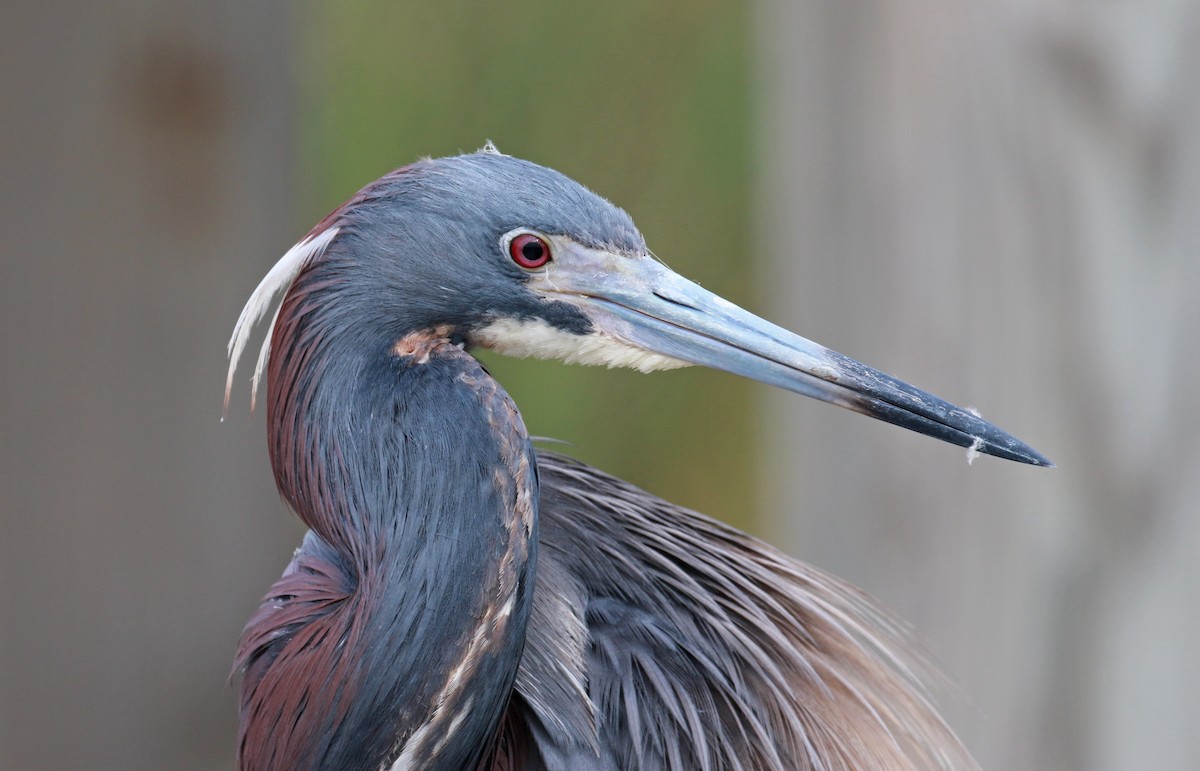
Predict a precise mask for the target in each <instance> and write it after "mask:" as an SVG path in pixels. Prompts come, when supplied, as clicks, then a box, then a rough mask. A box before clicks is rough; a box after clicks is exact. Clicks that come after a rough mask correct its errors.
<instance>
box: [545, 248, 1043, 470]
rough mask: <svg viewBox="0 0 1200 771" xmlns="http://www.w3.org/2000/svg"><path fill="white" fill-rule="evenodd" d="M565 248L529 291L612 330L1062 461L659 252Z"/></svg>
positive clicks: (1012, 450)
mask: <svg viewBox="0 0 1200 771" xmlns="http://www.w3.org/2000/svg"><path fill="white" fill-rule="evenodd" d="M555 240H556V241H557V239H555ZM557 246H558V247H559V249H558V250H557V251H556V256H557V257H558V258H559V259H556V262H555V263H554V264H552V266H551V269H550V270H549V271H548V272H546V273H545V274H539V275H537V276H535V277H534V278H533V279H532V280H531V281H530V285H529V286H530V288H531V289H534V290H535V291H537V292H539V293H540V294H542V295H543V296H545V297H547V299H553V300H560V301H565V302H569V303H571V304H573V305H576V306H577V307H579V308H580V309H581V310H582V311H583V312H585V313H586V314H587V315H588V316H589V317H590V318H591V319H592V321H593V323H594V324H595V325H596V327H597V332H599V333H600V334H601V335H603V336H606V337H610V338H615V339H616V340H617V341H619V342H621V343H625V344H627V345H630V346H634V347H636V348H639V349H644V350H647V351H652V352H654V353H656V354H660V355H662V356H667V357H670V358H672V359H678V360H681V361H684V362H689V363H692V364H700V365H703V366H706V367H712V368H714V369H720V370H724V371H726V372H732V373H734V374H737V375H743V376H745V377H748V378H752V379H754V380H758V381H760V382H763V383H767V384H769V385H773V386H778V387H779V388H784V389H787V390H789V391H794V392H796V393H799V394H804V395H805V396H811V397H813V398H814V399H820V400H822V401H826V402H830V403H831V404H836V405H839V406H841V407H845V408H847V409H850V410H854V411H855V412H860V413H862V414H864V415H870V416H871V417H873V418H879V419H880V420H884V421H887V422H888V423H894V424H896V425H898V426H903V427H904V428H907V429H910V430H912V431H916V432H918V433H922V434H926V435H928V436H932V437H935V438H937V439H941V440H942V441H945V442H950V443H951V444H956V445H959V446H960V447H969V448H972V449H973V450H974V451H977V452H981V453H986V454H988V455H994V456H996V457H999V458H1007V459H1009V460H1015V461H1018V462H1021V463H1030V464H1033V465H1035V466H1052V465H1053V464H1052V463H1051V462H1050V461H1049V460H1048V459H1047V458H1046V457H1045V456H1043V455H1042V454H1041V453H1039V452H1038V451H1037V450H1034V449H1033V448H1032V447H1030V446H1029V445H1027V444H1025V443H1024V442H1022V441H1020V440H1019V439H1017V438H1016V437H1014V436H1012V435H1010V434H1008V433H1005V432H1004V431H1001V430H1000V429H999V428H997V427H996V426H994V425H992V424H991V423H988V422H987V421H985V420H982V419H980V418H979V417H978V416H977V415H975V414H973V413H972V412H970V411H968V410H964V409H962V408H960V407H956V406H955V405H953V404H950V403H949V402H946V401H944V400H942V399H939V398H938V397H936V396H933V395H932V394H928V393H926V392H924V391H922V390H920V389H918V388H914V387H913V386H911V385H908V384H907V383H904V382H902V381H900V380H897V379H896V378H894V377H891V376H890V375H886V374H884V373H882V372H879V371H878V370H875V369H872V368H871V367H868V366H866V365H865V364H862V363H860V362H858V361H855V360H854V359H851V358H849V357H847V356H843V355H842V354H840V353H837V352H836V351H831V350H830V349H828V348H825V347H824V346H821V345H818V344H816V343H814V342H812V341H811V340H807V339H805V338H803V337H800V336H799V335H794V334H792V333H791V332H788V331H787V330H785V329H782V328H780V327H778V326H776V325H774V324H772V323H770V322H768V321H765V320H763V319H761V318H759V317H757V316H755V315H754V314H752V313H749V312H747V311H745V310H743V309H741V308H739V307H738V306H736V305H734V304H733V303H730V302H728V301H727V300H724V299H722V298H721V297H718V296H717V295H715V294H713V293H712V292H709V291H707V290H705V289H703V288H702V287H700V286H699V285H698V284H695V283H693V282H691V281H688V280H687V279H685V278H683V277H682V276H680V275H679V274H677V273H674V272H673V271H671V270H670V269H668V268H667V267H665V266H664V265H662V264H661V263H659V262H657V261H656V260H654V259H653V258H650V257H632V258H631V257H628V256H624V255H614V254H610V253H607V252H603V251H598V250H593V249H587V248H584V247H581V246H579V245H578V244H575V243H571V242H566V243H559V244H557ZM564 247H565V248H564ZM564 252H566V253H565V254H564Z"/></svg>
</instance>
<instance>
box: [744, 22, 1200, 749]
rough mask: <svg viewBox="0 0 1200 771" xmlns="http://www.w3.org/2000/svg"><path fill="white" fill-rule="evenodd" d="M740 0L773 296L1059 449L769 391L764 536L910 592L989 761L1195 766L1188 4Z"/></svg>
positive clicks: (790, 320)
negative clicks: (1015, 453) (994, 440)
mask: <svg viewBox="0 0 1200 771" xmlns="http://www.w3.org/2000/svg"><path fill="white" fill-rule="evenodd" d="M757 24H758V36H759V42H760V45H759V48H758V50H759V51H760V58H759V70H760V73H761V75H762V78H763V79H762V81H761V83H760V91H759V95H758V102H759V107H760V110H761V112H760V115H759V118H760V121H761V122H760V126H761V130H760V132H759V138H760V141H761V145H760V152H759V165H760V170H761V184H760V185H759V188H758V191H759V192H758V201H757V206H758V210H759V211H760V212H761V213H762V214H761V216H762V219H761V226H762V227H761V230H762V233H763V240H762V244H763V246H764V248H765V250H766V252H767V254H768V255H769V256H770V260H771V262H770V264H769V265H768V266H765V267H764V268H762V269H760V282H759V285H760V287H761V291H762V292H763V293H764V294H765V296H766V297H767V298H768V300H767V305H768V307H769V310H770V312H771V314H772V315H773V316H774V317H775V318H777V319H779V320H780V321H781V322H783V323H784V325H785V326H789V327H791V328H794V329H797V330H800V331H801V332H802V333H803V334H806V335H808V336H811V337H812V338H814V339H816V340H818V341H821V342H824V343H826V344H828V345H830V346H832V347H835V348H836V349H838V350H841V351H843V352H845V353H847V354H850V355H853V356H856V357H858V358H860V359H863V360H865V361H867V362H869V363H872V364H874V365H876V366H879V367H881V368H883V369H886V370H888V371H890V372H894V373H896V374H898V375H899V376H901V377H903V378H906V379H908V380H910V381H912V382H915V383H916V384H917V385H920V386H923V387H925V388H927V389H929V390H932V391H934V392H936V393H938V394H940V395H942V396H945V397H946V398H949V399H951V400H953V401H956V402H958V403H961V404H972V405H974V406H976V407H977V408H978V409H980V410H981V411H982V412H983V415H984V416H985V417H987V418H989V419H992V420H994V421H995V422H997V423H999V424H1000V425H1001V426H1002V427H1005V428H1006V429H1009V430H1011V431H1012V432H1014V433H1015V434H1017V435H1018V436H1020V437H1022V438H1024V439H1026V440H1028V441H1030V442H1031V443H1033V444H1034V445H1035V446H1036V447H1038V448H1039V449H1041V450H1042V451H1044V452H1045V453H1046V454H1048V455H1049V456H1050V457H1051V458H1052V459H1054V460H1055V461H1056V462H1057V463H1058V464H1059V466H1060V467H1059V468H1058V469H1055V470H1052V471H1046V470H1038V469H1032V468H1026V467H1019V466H1017V465H1014V464H1008V463H1003V462H997V461H993V460H990V459H987V458H984V459H982V460H980V461H978V462H976V463H975V464H974V465H973V466H971V467H968V465H967V464H966V462H965V456H964V454H963V453H962V452H961V451H959V450H957V449H952V448H946V447H944V446H939V445H937V444H936V443H934V442H932V441H930V440H927V439H924V438H919V437H915V436H913V435H910V434H907V433H905V432H900V431H897V430H894V429H889V428H885V427H883V426H881V425H877V424H874V423H872V422H871V421H867V420H865V419H863V418H861V417H858V416H854V415H850V414H848V413H842V412H839V411H834V410H831V409H829V408H827V407H825V406H823V405H818V404H810V403H806V402H803V401H800V400H797V399H795V398H792V397H790V396H788V395H785V394H772V395H771V396H770V397H769V400H768V401H767V402H766V405H765V407H764V410H763V414H762V421H763V422H762V425H763V426H764V428H765V431H766V433H767V435H768V437H769V442H770V450H771V452H769V453H768V457H769V458H770V460H769V461H768V463H767V465H766V466H765V468H764V469H763V472H762V479H763V483H764V485H765V487H766V490H767V495H768V498H769V499H770V500H769V503H770V505H769V506H768V507H767V508H768V510H776V511H787V512H794V516H792V517H791V518H790V519H789V518H785V519H781V520H779V521H777V522H774V523H773V524H772V525H771V528H772V529H773V530H774V532H775V535H776V536H777V539H779V540H783V541H785V542H786V543H787V544H788V545H789V546H790V550H791V551H792V552H793V553H796V554H798V555H801V556H803V557H805V558H807V559H809V560H810V561H812V562H815V563H817V564H820V565H822V566H824V567H825V568H827V569H830V570H832V571H833V572H835V573H838V574H839V575H842V576H845V577H848V578H850V579H852V580H854V581H855V582H856V583H858V584H859V585H861V586H863V587H865V588H867V589H868V590H870V591H871V592H872V593H874V594H876V595H877V596H879V597H881V598H883V599H884V600H885V601H886V602H887V603H888V604H889V605H890V606H892V607H893V608H894V609H896V610H897V611H898V612H899V614H900V615H902V616H904V617H906V618H907V619H909V620H911V621H912V622H914V624H915V626H916V627H917V628H918V630H919V633H920V635H921V636H922V637H923V638H924V640H925V642H926V644H927V647H928V648H929V649H930V650H931V651H932V652H933V654H934V655H935V657H936V658H937V659H938V660H939V661H940V663H941V664H942V665H943V667H944V669H945V670H946V671H948V672H949V673H950V675H951V677H952V678H953V680H954V681H956V682H957V684H958V687H959V690H960V691H961V694H960V696H959V697H958V698H957V699H955V698H953V697H952V698H951V699H950V703H951V705H952V707H953V708H952V712H953V714H954V723H955V725H956V726H957V727H959V728H960V729H961V732H962V733H963V734H964V736H965V738H966V739H967V741H968V743H969V744H970V745H971V746H972V747H973V748H974V749H975V751H976V752H977V754H978V755H979V757H980V759H981V760H982V761H983V764H984V766H985V767H986V768H993V769H1080V770H1083V769H1087V770H1089V771H1091V770H1102V769H1114V770H1115V769H1159V770H1161V769H1179V770H1180V771H1184V770H1185V769H1196V768H1200V708H1198V707H1197V704H1198V703H1200V702H1198V701H1197V698H1196V694H1197V693H1200V642H1198V641H1200V443H1198V442H1197V441H1196V437H1197V434H1198V433H1200V421H1198V419H1197V407H1196V400H1197V398H1198V397H1200V9H1198V7H1197V4H1196V3H1186V2H1172V1H1171V0H1163V1H1160V2H1151V1H1149V0H1127V1H1125V2H1107V3H1091V2H1069V1H1065V0H1064V1H1061V2H1027V1H1023V0H971V1H968V2H961V1H960V0H924V1H921V2H873V3H844V2H832V1H827V2H815V3H790V2H789V3H783V2H769V1H768V0H762V2H759V3H758V22H757Z"/></svg>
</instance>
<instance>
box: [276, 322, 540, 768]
mask: <svg viewBox="0 0 1200 771" xmlns="http://www.w3.org/2000/svg"><path fill="white" fill-rule="evenodd" d="M330 354H331V352H329V351H320V350H317V351H310V352H308V353H307V354H306V353H305V352H304V351H302V350H297V349H295V348H293V353H292V354H291V356H292V357H294V358H293V359H292V360H291V361H287V359H288V357H281V361H280V362H279V363H278V366H277V365H276V362H275V361H274V360H273V362H272V373H271V374H272V386H271V391H270V394H269V399H270V403H269V411H268V426H269V434H270V436H269V439H270V447H271V459H272V465H273V467H274V469H275V474H276V479H277V481H278V483H279V487H280V490H281V491H282V493H283V495H284V497H285V498H286V499H287V500H288V502H289V503H290V504H291V505H292V507H293V508H294V509H295V511H296V512H297V514H298V515H299V516H300V517H301V519H303V520H304V522H305V524H307V525H308V526H309V527H310V528H311V529H312V530H313V531H314V532H315V533H316V534H317V535H319V536H320V538H321V540H322V541H324V542H325V543H326V544H328V546H329V547H331V549H332V550H333V551H336V553H337V555H338V557H339V561H340V562H342V563H344V567H343V570H344V571H345V572H346V573H347V574H348V575H347V583H348V585H350V586H352V589H351V590H350V591H349V593H348V596H347V598H346V600H345V601H344V603H343V604H342V606H341V607H339V608H338V609H337V610H336V611H335V612H333V613H331V614H330V615H329V616H328V617H327V619H325V620H323V621H322V623H325V624H327V625H329V626H330V629H329V630H328V631H329V633H330V634H329V636H328V637H327V638H326V639H329V640H331V641H332V640H339V641H340V644H339V645H338V646H337V649H336V650H333V648H334V645H333V643H332V642H331V643H330V648H329V650H327V652H326V653H327V659H328V661H327V662H326V663H325V664H323V665H321V666H317V667H316V668H315V669H313V670H311V673H310V675H309V677H310V678H311V680H312V683H313V693H314V697H313V699H314V700H315V701H317V702H320V701H321V700H322V699H325V700H326V703H315V704H314V703H313V701H310V702H309V704H308V707H307V708H306V709H309V710H315V711H316V712H318V713H319V712H321V711H326V712H327V713H328V715H336V716H337V717H336V719H333V718H325V719H324V720H325V721H326V723H327V725H326V731H327V732H328V735H329V739H328V746H326V747H325V748H324V749H323V753H322V754H323V755H324V757H326V758H327V759H329V767H347V768H348V767H382V768H394V769H407V768H467V767H472V766H473V764H474V763H476V762H478V760H479V754H480V753H481V752H482V748H484V747H486V746H487V744H488V743H489V741H490V739H491V736H492V735H493V734H494V732H495V730H496V727H497V725H498V722H499V720H500V717H501V715H502V713H503V710H504V708H505V706H506V705H507V702H508V699H509V695H510V693H511V690H512V683H513V679H514V677H515V675H516V669H517V665H518V663H519V661H520V656H521V652H522V646H523V641H524V638H525V626H526V622H527V619H528V613H529V607H530V602H531V598H532V587H533V578H534V569H535V562H536V556H535V555H536V528H537V519H536V516H537V515H536V503H537V489H536V471H535V465H534V464H535V460H534V456H533V452H532V449H531V446H530V443H529V438H528V435H527V433H526V431H525V427H524V424H523V422H522V420H521V418H520V415H519V413H518V412H517V410H516V407H515V406H514V405H513V403H512V401H511V399H510V398H509V397H508V395H507V394H506V393H505V392H504V391H503V390H502V389H501V388H500V386H499V385H498V384H497V383H496V382H495V381H494V380H493V379H492V378H491V377H490V376H488V375H487V373H486V372H484V370H483V369H482V367H481V366H480V365H479V363H478V362H477V361H476V360H475V359H474V358H472V357H471V356H470V355H468V354H466V353H464V352H463V351H462V350H461V349H459V348H458V347H456V346H454V345H452V344H450V343H449V342H448V341H447V340H446V339H445V338H444V336H439V335H438V334H436V333H415V334H412V335H408V336H406V337H405V338H403V339H402V340H400V342H398V343H396V344H395V345H394V346H393V347H392V348H391V349H390V350H386V351H380V352H378V353H377V354H375V355H370V354H367V355H361V356H354V355H344V356H339V357H337V358H335V359H331V358H330ZM335 657H336V659H337V661H334V658H335ZM347 661H349V662H353V666H352V667H347V666H342V665H340V664H339V663H338V662H343V663H344V662H347ZM342 678H344V680H345V681H344V682H337V681H338V680H339V679H342ZM331 681H333V682H331ZM329 684H332V685H333V686H334V687H332V688H328V687H326V685H329ZM319 731H320V728H319V727H318V726H316V725H314V731H313V733H318V732H319ZM322 767H324V766H322Z"/></svg>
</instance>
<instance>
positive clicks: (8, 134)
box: [0, 0, 298, 771]
mask: <svg viewBox="0 0 1200 771" xmlns="http://www.w3.org/2000/svg"><path fill="white" fill-rule="evenodd" d="M289 7H290V6H289V5H288V4H286V3H272V4H251V3H241V2H236V1H234V0H224V2H211V3H189V4H179V3H171V4H161V3H155V2H149V0H146V1H145V2H128V1H125V2H119V3H43V2H35V1H34V0H10V1H9V2H6V3H5V4H4V7H3V10H0V58H2V60H3V63H4V75H3V77H2V79H0V105H2V106H0V122H2V123H0V138H2V140H0V141H2V145H0V147H2V149H0V152H2V153H3V163H2V164H0V225H2V227H0V230H2V231H3V233H4V236H3V237H2V238H0V253H2V255H3V258H2V259H3V262H2V278H0V361H2V362H3V365H2V366H3V374H2V375H0V383H2V385H0V390H2V393H0V528H2V530H0V586H3V590H2V598H0V608H2V611H0V619H2V621H0V768H3V769H6V770H11V771H26V770H27V769H61V768H81V767H86V768H93V769H123V770H124V771H130V770H132V769H146V770H147V771H150V770H151V769H155V770H158V769H167V768H169V769H196V770H199V769H215V768H231V767H232V765H233V752H234V736H235V730H236V726H235V721H236V717H235V715H236V706H235V696H234V694H235V691H234V690H233V689H232V688H230V687H229V686H227V685H226V684H225V678H226V676H227V675H228V672H229V665H230V660H231V657H232V650H233V647H234V644H235V642H236V639H237V634H238V631H239V626H240V622H241V619H243V618H245V617H246V616H247V614H248V613H249V612H250V611H251V609H252V606H253V605H254V604H255V603H256V598H255V596H254V593H255V592H257V591H258V589H255V590H254V591H253V592H248V591H247V587H263V588H265V587H267V586H269V585H270V582H271V581H272V580H273V579H274V578H275V577H276V576H277V575H278V571H279V568H280V566H281V565H282V564H283V563H284V561H285V560H286V556H287V555H286V553H280V554H275V555H274V556H270V555H272V553H273V552H272V546H273V545H277V544H278V543H281V542H283V541H284V539H282V538H280V537H279V533H278V530H279V529H281V528H286V527H288V526H289V519H288V518H287V517H284V516H281V515H280V514H279V511H280V504H279V502H278V500H277V499H276V498H275V496H274V495H273V494H272V491H271V490H270V487H269V486H266V485H263V484H261V480H264V479H269V471H268V469H267V468H266V464H265V458H264V457H263V453H262V451H261V447H262V440H261V433H260V432H261V419H260V420H259V421H258V422H252V421H251V420H250V419H249V417H248V410H247V405H246V400H245V397H244V394H239V397H240V398H239V399H237V400H235V406H234V409H233V410H232V417H231V419H230V420H229V421H228V422H227V423H226V424H225V425H224V426H222V425H221V424H220V423H219V418H220V414H221V390H222V385H223V384H222V372H223V370H224V364H223V360H224V351H223V350H222V342H223V341H224V340H225V339H227V336H228V333H229V329H230V324H231V321H232V319H234V318H236V316H237V312H238V310H239V306H240V305H241V299H242V298H243V297H244V296H245V295H246V292H247V290H248V288H249V287H252V286H253V285H254V283H255V281H256V280H257V275H256V274H257V273H258V272H259V271H260V268H261V265H262V261H261V256H262V255H264V254H271V253H273V252H275V251H278V250H279V248H280V245H281V244H284V243H286V241H287V238H288V237H289V234H291V233H293V232H295V231H296V230H297V229H298V224H297V223H295V222H293V221H291V217H292V216H294V211H295V199H294V194H293V173H292V169H293V165H294V158H295V152H294V149H295V145H294V133H295V132H294V129H293V123H294V117H293V115H294V112H295V106H296V105H295V98H294V93H295V89H294V88H293V82H294V77H293V73H292V71H291V69H290V67H291V62H292V61H293V60H294V52H293V51H292V33H293V30H292V29H291V21H290V19H291V12H290V11H289ZM248 257H253V259H248ZM254 491H260V492H258V493H255V492H254ZM272 536H274V537H272ZM289 540H294V535H293V536H292V538H291V539H289ZM264 555H268V556H265V557H264ZM251 565H253V566H255V567H253V568H249V567H247V566H251Z"/></svg>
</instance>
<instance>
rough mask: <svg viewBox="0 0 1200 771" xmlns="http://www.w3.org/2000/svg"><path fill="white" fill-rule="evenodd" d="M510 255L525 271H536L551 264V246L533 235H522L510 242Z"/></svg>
mask: <svg viewBox="0 0 1200 771" xmlns="http://www.w3.org/2000/svg"><path fill="white" fill-rule="evenodd" d="M508 254H509V256H510V257H512V260H513V262H515V263H517V264H518V265H520V266H521V267H522V268H524V269H525V270H535V269H537V268H540V267H542V266H543V265H545V264H546V263H548V262H550V244H548V243H546V242H545V240H543V239H541V238H539V237H537V236H535V235H534V234H532V233H522V234H521V235H519V236H517V237H516V238H514V239H513V240H511V241H509V242H508Z"/></svg>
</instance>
